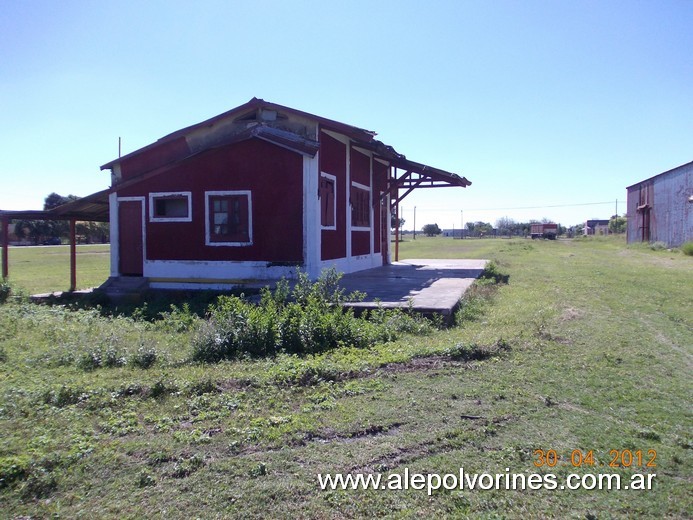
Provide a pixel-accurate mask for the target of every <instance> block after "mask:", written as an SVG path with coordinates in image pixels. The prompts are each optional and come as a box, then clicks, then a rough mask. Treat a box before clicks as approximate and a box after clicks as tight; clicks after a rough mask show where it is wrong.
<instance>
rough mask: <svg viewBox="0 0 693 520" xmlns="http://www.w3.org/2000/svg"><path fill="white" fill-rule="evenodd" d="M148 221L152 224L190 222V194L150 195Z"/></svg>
mask: <svg viewBox="0 0 693 520" xmlns="http://www.w3.org/2000/svg"><path fill="white" fill-rule="evenodd" d="M149 220H150V221H152V222H190V221H191V220H192V215H191V205H190V192H182V193H150V194H149Z"/></svg>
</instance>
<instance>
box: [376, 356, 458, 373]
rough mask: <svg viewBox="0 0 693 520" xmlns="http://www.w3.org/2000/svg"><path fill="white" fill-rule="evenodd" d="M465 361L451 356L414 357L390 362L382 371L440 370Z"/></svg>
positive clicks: (456, 366)
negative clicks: (405, 360)
mask: <svg viewBox="0 0 693 520" xmlns="http://www.w3.org/2000/svg"><path fill="white" fill-rule="evenodd" d="M464 365H465V363H463V362H461V361H455V360H454V359H452V358H451V357H450V356H430V357H421V358H413V359H412V360H411V361H407V362H404V363H388V364H387V365H385V366H383V367H381V368H380V371H381V373H382V372H384V373H386V374H400V373H408V372H423V371H429V370H440V369H443V368H459V367H463V366H464Z"/></svg>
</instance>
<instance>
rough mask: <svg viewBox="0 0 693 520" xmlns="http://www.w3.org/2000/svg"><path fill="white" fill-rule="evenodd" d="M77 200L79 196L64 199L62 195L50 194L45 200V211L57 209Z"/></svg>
mask: <svg viewBox="0 0 693 520" xmlns="http://www.w3.org/2000/svg"><path fill="white" fill-rule="evenodd" d="M77 199H79V197H78V196H77V195H68V196H67V197H63V196H62V195H58V194H57V193H55V192H53V193H50V194H48V195H47V196H46V198H45V199H43V209H44V210H49V209H53V208H57V207H58V206H62V205H63V204H66V203H68V202H72V201H73V200H77Z"/></svg>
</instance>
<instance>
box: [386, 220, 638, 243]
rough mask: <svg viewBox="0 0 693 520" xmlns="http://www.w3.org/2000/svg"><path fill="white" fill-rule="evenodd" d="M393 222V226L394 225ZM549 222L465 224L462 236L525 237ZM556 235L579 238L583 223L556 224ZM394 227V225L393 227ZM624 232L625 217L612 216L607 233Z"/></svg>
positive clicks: (426, 230) (432, 228)
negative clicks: (533, 228) (533, 227)
mask: <svg viewBox="0 0 693 520" xmlns="http://www.w3.org/2000/svg"><path fill="white" fill-rule="evenodd" d="M394 223H395V222H394V220H393V224H394ZM549 223H551V221H550V220H549V219H546V218H544V219H542V220H530V221H529V222H516V221H515V220H513V219H512V218H509V217H502V218H499V219H498V220H496V222H495V226H494V225H493V224H491V223H490V222H482V221H480V220H479V221H476V222H467V224H466V225H465V232H464V236H467V237H477V238H478V237H488V236H496V237H526V236H529V235H530V234H531V230H532V224H549ZM403 224H404V219H400V227H401V226H402V225H403ZM557 226H558V230H557V234H558V235H561V236H563V235H565V236H568V237H574V236H580V235H582V234H583V233H584V227H585V223H584V222H583V223H580V224H575V225H573V226H569V227H566V226H563V225H562V224H557ZM393 227H394V225H393ZM421 232H423V234H424V235H426V236H429V237H432V236H436V235H440V234H442V233H443V230H442V229H441V228H440V227H439V226H438V224H426V225H425V226H423V227H422V228H421ZM625 232H626V217H625V216H618V215H614V216H612V217H611V219H610V220H609V233H612V234H622V233H625Z"/></svg>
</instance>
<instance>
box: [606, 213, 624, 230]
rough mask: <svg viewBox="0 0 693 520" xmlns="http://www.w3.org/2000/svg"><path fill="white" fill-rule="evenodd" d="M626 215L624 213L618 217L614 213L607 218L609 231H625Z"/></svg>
mask: <svg viewBox="0 0 693 520" xmlns="http://www.w3.org/2000/svg"><path fill="white" fill-rule="evenodd" d="M626 222H627V221H626V217H625V215H624V216H623V217H619V216H618V215H614V216H613V217H611V219H610V220H609V232H611V233H614V234H618V235H620V234H622V233H625V232H626Z"/></svg>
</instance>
